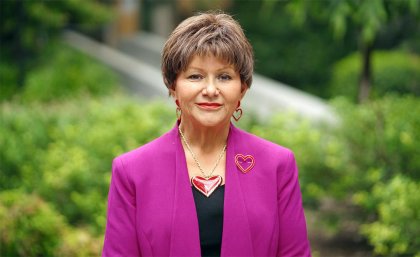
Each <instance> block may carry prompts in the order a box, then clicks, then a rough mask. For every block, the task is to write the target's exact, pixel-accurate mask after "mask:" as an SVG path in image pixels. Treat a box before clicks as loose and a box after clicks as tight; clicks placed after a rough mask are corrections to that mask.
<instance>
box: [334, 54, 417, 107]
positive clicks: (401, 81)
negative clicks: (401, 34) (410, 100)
mask: <svg viewBox="0 0 420 257" xmlns="http://www.w3.org/2000/svg"><path fill="white" fill-rule="evenodd" d="M361 63H362V61H361V56H360V54H359V53H354V54H351V55H349V56H347V57H345V58H344V59H342V60H341V61H338V62H337V63H336V64H335V66H334V68H333V74H332V78H331V82H330V88H331V95H332V96H346V97H349V98H350V99H354V100H356V99H357V93H358V88H359V78H360V72H361ZM372 74H373V81H372V91H373V94H374V95H376V96H383V95H385V94H386V93H390V92H393V93H398V94H413V95H416V96H420V57H418V56H415V55H412V54H409V53H405V52H402V51H376V52H374V53H373V57H372Z"/></svg>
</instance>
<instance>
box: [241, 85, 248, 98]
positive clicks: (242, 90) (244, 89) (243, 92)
mask: <svg viewBox="0 0 420 257" xmlns="http://www.w3.org/2000/svg"><path fill="white" fill-rule="evenodd" d="M246 91H248V86H247V85H246V84H242V89H241V100H242V98H244V96H245V94H246Z"/></svg>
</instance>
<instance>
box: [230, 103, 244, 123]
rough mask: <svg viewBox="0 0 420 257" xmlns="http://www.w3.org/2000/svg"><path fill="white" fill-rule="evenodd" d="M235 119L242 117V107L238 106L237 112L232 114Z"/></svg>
mask: <svg viewBox="0 0 420 257" xmlns="http://www.w3.org/2000/svg"><path fill="white" fill-rule="evenodd" d="M232 117H233V119H235V121H236V122H237V121H238V120H240V119H241V117H242V108H241V107H238V108H236V110H235V112H234V113H233V114H232Z"/></svg>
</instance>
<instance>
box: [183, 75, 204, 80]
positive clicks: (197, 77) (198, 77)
mask: <svg viewBox="0 0 420 257" xmlns="http://www.w3.org/2000/svg"><path fill="white" fill-rule="evenodd" d="M187 78H188V79H189V80H200V79H203V76H202V75H200V74H191V75H189V76H188V77H187Z"/></svg>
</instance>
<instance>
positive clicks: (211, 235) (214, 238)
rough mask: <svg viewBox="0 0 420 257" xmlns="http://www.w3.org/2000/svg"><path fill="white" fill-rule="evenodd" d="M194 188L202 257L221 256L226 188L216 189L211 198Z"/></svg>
mask: <svg viewBox="0 0 420 257" xmlns="http://www.w3.org/2000/svg"><path fill="white" fill-rule="evenodd" d="M192 188H193V195H194V201H195V208H196V209H197V218H198V225H199V228H200V245H201V256H203V257H204V256H220V251H221V245H222V230H223V201H224V195H225V186H224V185H222V186H219V187H218V188H216V190H214V192H213V193H212V194H211V195H210V196H209V197H206V196H205V195H203V194H202V193H200V191H198V190H197V189H196V188H195V187H192Z"/></svg>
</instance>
